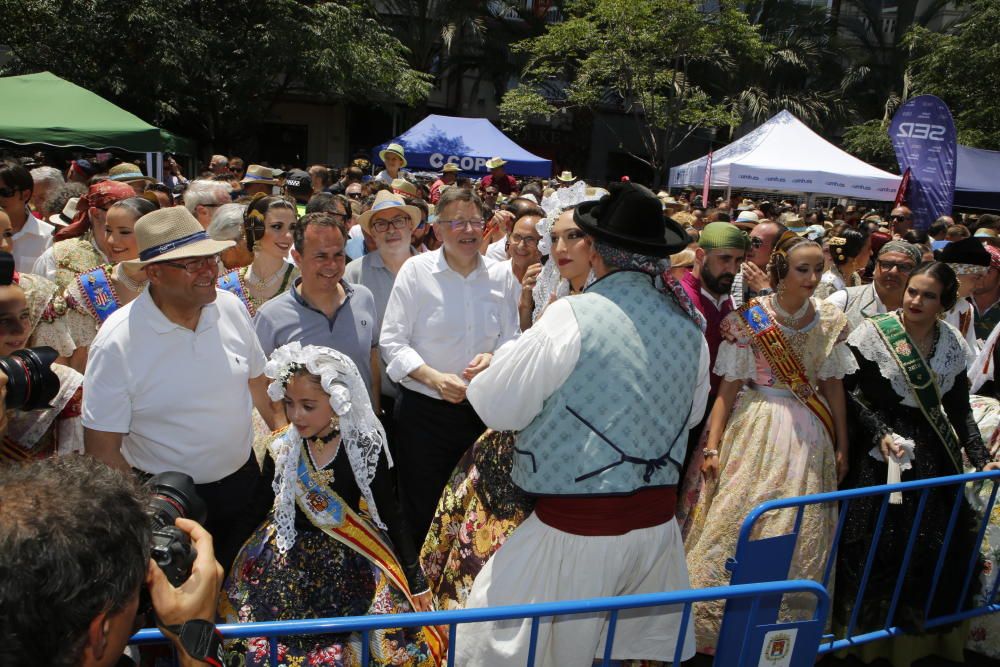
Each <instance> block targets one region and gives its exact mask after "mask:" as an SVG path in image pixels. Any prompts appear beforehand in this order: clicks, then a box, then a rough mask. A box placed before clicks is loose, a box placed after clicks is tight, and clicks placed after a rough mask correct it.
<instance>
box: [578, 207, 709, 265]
mask: <svg viewBox="0 0 1000 667" xmlns="http://www.w3.org/2000/svg"><path fill="white" fill-rule="evenodd" d="M600 203H601V202H600V201H588V202H584V203H582V204H580V205H579V206H577V207H576V210H574V211H573V221H574V222H575V223H576V224H577V226H578V227H580V229H582V230H583V231H584V232H586V233H587V234H588V235H590V236H592V237H594V238H596V239H598V240H599V241H603V242H605V243H607V244H608V245H612V246H615V247H616V248H621V249H623V250H628V251H629V252H634V253H636V254H637V255H648V256H650V257H670V255H676V254H677V253H679V252H680V251H681V250H684V248H686V247H688V246H689V245H691V243H692V242H693V241H692V239H691V237H690V236H688V233H687V232H686V231H685V230H684V228H683V227H682V226H681V225H680V224H678V223H677V222H676V221H674V220H673V219H671V218H664V221H663V240H662V242H660V241H651V240H650V239H647V238H636V237H632V236H625V235H622V234H616V233H614V232H610V231H608V230H606V229H603V228H601V227H599V226H598V225H597V219H596V218H595V217H594V212H593V211H594V208H595V207H596V206H597V205H598V204H600Z"/></svg>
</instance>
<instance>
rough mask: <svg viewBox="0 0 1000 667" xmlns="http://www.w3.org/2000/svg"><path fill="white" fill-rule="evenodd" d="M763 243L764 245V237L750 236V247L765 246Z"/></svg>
mask: <svg viewBox="0 0 1000 667" xmlns="http://www.w3.org/2000/svg"><path fill="white" fill-rule="evenodd" d="M763 245H764V239H762V238H760V237H759V236H751V237H750V247H751V248H761V247H763Z"/></svg>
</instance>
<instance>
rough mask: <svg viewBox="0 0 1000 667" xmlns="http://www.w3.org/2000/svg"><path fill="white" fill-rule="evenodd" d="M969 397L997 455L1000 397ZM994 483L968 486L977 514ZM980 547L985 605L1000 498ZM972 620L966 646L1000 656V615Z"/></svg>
mask: <svg viewBox="0 0 1000 667" xmlns="http://www.w3.org/2000/svg"><path fill="white" fill-rule="evenodd" d="M969 399H970V400H969V402H970V404H971V405H972V415H973V417H975V419H976V425H977V426H978V427H979V432H980V434H981V435H982V436H983V442H984V443H985V444H986V446H987V448H988V449H989V450H990V453H991V454H993V455H994V456H996V454H997V451H998V450H1000V439H998V438H997V436H998V435H1000V434H997V426H998V425H1000V401H997V399H995V398H992V397H989V396H976V395H972V396H970V397H969ZM965 471H966V472H973V468H972V467H971V466H968V465H967V466H966V468H965ZM992 486H993V485H992V484H983V485H981V486H979V487H976V488H973V486H972V485H969V486H967V487H966V498H967V499H968V501H969V504H970V505H971V506H972V508H973V509H974V510H975V511H976V516H977V517H980V518H981V517H982V515H983V512H985V511H986V507H987V506H988V505H989V502H990V494H991V492H992ZM979 551H980V553H981V554H982V556H983V571H982V574H981V575H980V579H979V583H980V592H979V595H977V596H976V598H975V604H976V605H982V604H983V603H984V602H985V599H986V598H987V597H989V594H990V593H991V592H992V591H993V586H994V584H995V583H996V578H997V574H998V571H1000V502H996V503H994V505H993V511H992V512H991V513H990V522H989V526H987V528H986V535H985V536H984V538H983V543H982V545H981V546H980V550H979ZM970 623H971V628H970V630H969V640H968V642H967V643H966V645H965V648H967V649H968V650H970V651H975V652H976V653H981V654H983V655H987V656H989V657H991V658H1000V615H998V614H988V615H986V616H977V617H976V618H973V619H971V620H970Z"/></svg>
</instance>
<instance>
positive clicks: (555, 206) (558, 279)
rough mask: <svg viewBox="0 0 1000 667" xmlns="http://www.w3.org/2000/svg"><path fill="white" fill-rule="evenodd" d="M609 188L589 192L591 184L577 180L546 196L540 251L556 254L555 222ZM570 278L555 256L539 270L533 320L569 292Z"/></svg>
mask: <svg viewBox="0 0 1000 667" xmlns="http://www.w3.org/2000/svg"><path fill="white" fill-rule="evenodd" d="M604 194H605V192H604V191H601V190H596V191H594V192H593V193H591V194H588V193H587V184H586V183H584V182H583V181H577V182H576V183H574V184H573V185H572V186H570V187H568V188H559V189H558V190H556V191H555V192H554V193H552V194H551V195H549V196H548V197H545V198H544V199H542V203H541V207H542V210H543V211H545V217H544V218H542V219H541V220H539V222H538V224H537V225H535V229H536V230H537V231H538V233H539V234H540V235H541V237H542V238H541V240H540V241H539V242H538V252H540V253H541V254H542V255H551V254H552V236H551V234H552V225H554V224H555V222H556V218H558V217H559V216H560V215H561V214H562V212H563V211H565V210H566V209H568V208H571V207H573V206H578V205H580V204H582V203H583V202H587V201H595V200H598V199H600V198H601V197H602V196H604ZM595 278H596V277H595V276H594V272H593V271H591V272H590V275H589V276H587V283H586V285H584V287H585V288H586V286H588V285H590V284H591V283H592V282H594V280H595ZM569 291H570V285H569V281H568V280H565V279H564V278H562V276H560V275H559V267H558V266H557V265H556V263H555V262H554V261H552V260H551V259H550V260H549V261H548V262H546V263H545V266H543V267H542V272H541V273H539V274H538V279H537V280H536V281H535V286H534V288H532V290H531V297H532V299H533V300H534V302H535V309H534V310H533V311H532V313H531V321H532V322H535V321H537V320H538V318H539V317H541V315H542V311H543V310H545V307H546V306H548V305H549V303H551V302H552V301H554V300H555V299H560V298H562V297H564V296H566V295H568V294H569Z"/></svg>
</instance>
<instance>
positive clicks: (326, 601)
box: [219, 518, 437, 667]
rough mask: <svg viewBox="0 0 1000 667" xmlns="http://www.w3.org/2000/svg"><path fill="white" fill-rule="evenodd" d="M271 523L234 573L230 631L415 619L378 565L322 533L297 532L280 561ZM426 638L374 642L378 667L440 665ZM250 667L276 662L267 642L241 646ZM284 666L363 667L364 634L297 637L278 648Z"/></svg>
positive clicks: (400, 631) (386, 635)
mask: <svg viewBox="0 0 1000 667" xmlns="http://www.w3.org/2000/svg"><path fill="white" fill-rule="evenodd" d="M275 537H276V531H275V526H274V524H273V523H272V521H271V520H270V518H269V519H268V520H267V521H265V522H264V523H263V524H262V525H261V526H260V527H259V528H258V529H257V530H256V531H255V532H254V534H253V535H252V536H251V537H250V539H249V540H247V542H246V543H245V544H244V545H243V548H242V549H241V550H240V553H239V555H237V557H236V560H235V562H234V563H233V567H232V569H231V571H230V575H229V578H228V580H227V581H226V585H225V588H224V589H223V593H224V595H223V597H222V602H221V605H220V610H219V613H220V615H221V616H222V617H224V618H225V620H226V622H227V623H250V622H257V621H281V620H292V619H303V618H330V617H336V616H364V615H370V614H396V613H405V612H409V611H412V609H411V607H410V604H409V602H408V601H407V599H406V597H405V595H404V594H403V593H402V592H401V591H399V590H398V589H396V588H395V587H394V586H392V585H391V584H390V583H389V582H388V580H387V579H386V577H384V576H383V575H382V572H381V570H379V569H378V568H377V567H376V566H375V565H373V564H372V563H371V562H370V561H369V560H368V559H366V558H365V557H363V556H361V555H360V554H358V553H357V552H355V551H354V550H352V549H350V548H348V547H346V546H344V545H343V544H341V543H340V542H338V541H336V540H334V539H333V538H331V537H328V536H327V535H326V534H324V533H323V532H321V531H318V530H301V529H300V530H298V535H297V537H296V540H295V545H294V546H293V547H292V548H291V549H290V550H289V551H288V553H286V554H283V555H282V554H281V553H280V552H279V551H278V548H277V546H276V545H275ZM423 632H424V631H423V630H420V629H417V628H396V629H387V630H375V631H372V632H371V633H370V635H369V650H370V655H371V660H372V662H371V664H373V665H407V666H412V667H424V666H429V665H436V664H437V663H436V661H435V659H434V657H433V655H432V653H431V651H430V649H429V647H428V646H427V644H426V642H425V641H424V637H423ZM230 650H236V651H240V652H242V653H243V654H244V655H245V658H246V665H247V666H248V667H263V666H264V665H268V666H269V667H277V666H271V665H270V662H269V644H268V640H267V639H266V638H264V637H259V638H253V639H247V640H240V641H235V642H233V643H232V646H230ZM278 659H279V665H282V666H288V667H298V666H300V665H302V666H305V665H325V666H331V667H352V666H354V665H360V663H361V635H360V633H343V634H328V635H298V636H286V637H282V638H281V639H280V640H279V643H278Z"/></svg>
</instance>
